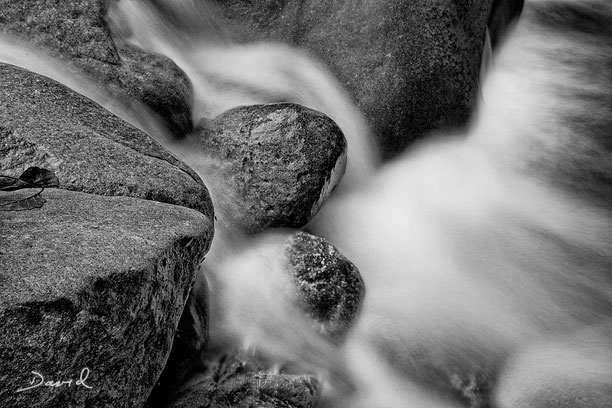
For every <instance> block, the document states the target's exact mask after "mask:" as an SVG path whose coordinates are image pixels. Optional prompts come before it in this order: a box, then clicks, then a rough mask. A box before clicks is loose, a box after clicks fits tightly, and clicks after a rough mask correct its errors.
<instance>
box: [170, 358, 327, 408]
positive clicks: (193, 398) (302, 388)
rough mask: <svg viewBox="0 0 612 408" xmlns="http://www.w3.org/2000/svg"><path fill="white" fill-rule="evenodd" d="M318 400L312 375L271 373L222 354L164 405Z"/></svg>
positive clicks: (293, 407) (299, 406)
mask: <svg viewBox="0 0 612 408" xmlns="http://www.w3.org/2000/svg"><path fill="white" fill-rule="evenodd" d="M318 399H319V383H318V382H317V380H316V379H314V378H313V377H311V376H308V375H290V374H277V373H270V372H268V371H266V370H264V368H263V367H262V366H261V365H260V364H259V363H257V362H256V361H255V360H251V359H244V358H238V357H236V356H225V357H223V358H221V359H220V360H217V361H214V362H211V363H210V366H209V367H208V372H207V373H205V374H203V375H200V376H198V377H195V378H194V379H192V381H191V384H190V385H189V386H188V387H186V388H185V389H183V390H182V391H181V392H179V393H177V394H176V395H175V396H174V397H173V401H172V402H171V403H169V404H168V405H165V407H167V408H193V407H199V406H207V407H227V406H231V407H262V408H277V407H286V408H310V407H314V406H316V403H317V401H318Z"/></svg>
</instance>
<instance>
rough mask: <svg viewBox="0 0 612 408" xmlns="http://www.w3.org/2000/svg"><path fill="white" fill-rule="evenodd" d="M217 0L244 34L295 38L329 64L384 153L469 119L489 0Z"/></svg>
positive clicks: (247, 38) (242, 37)
mask: <svg viewBox="0 0 612 408" xmlns="http://www.w3.org/2000/svg"><path fill="white" fill-rule="evenodd" d="M216 3H218V4H219V6H220V7H221V8H222V9H223V11H224V14H225V16H226V17H227V24H228V25H229V26H230V27H232V26H233V27H234V28H235V32H236V33H235V35H236V37H237V38H238V39H240V40H242V41H253V40H275V41H281V42H289V43H291V44H293V45H297V46H300V47H304V48H306V49H308V50H310V51H312V52H313V53H314V54H315V55H316V56H318V57H319V58H320V59H321V60H323V61H324V62H326V63H327V64H329V66H330V68H331V71H332V72H333V73H335V74H336V75H337V76H338V78H339V79H340V81H341V82H342V83H343V84H344V86H345V87H346V88H347V89H348V91H349V92H350V94H351V95H352V96H353V97H354V98H355V99H356V101H357V104H358V106H359V107H360V108H361V109H362V111H363V112H364V113H365V115H366V117H367V118H368V120H369V121H370V122H371V123H372V124H373V128H374V131H375V133H376V134H377V135H379V137H380V142H381V145H382V149H383V153H384V155H386V156H387V157H391V156H393V155H395V154H397V153H398V152H399V151H400V150H401V149H402V148H404V147H406V146H407V145H408V144H409V143H410V142H412V141H413V140H415V139H417V138H419V137H421V136H423V135H424V134H426V133H428V132H430V131H431V130H434V129H439V128H444V127H456V126H462V125H464V124H465V123H466V121H467V120H468V118H469V116H470V112H471V109H472V108H473V106H474V104H475V101H476V96H477V89H478V74H479V67H480V61H481V53H482V45H483V41H484V34H485V27H486V24H487V21H488V18H489V12H490V9H491V3H492V0H487V1H480V0H468V1H454V0H445V1H437V2H430V1H404V0H385V1H376V2H373V1H372V2H360V3H359V4H356V3H355V2H354V1H350V0H340V1H333V2H330V1H320V0H306V1H302V0H281V1H278V0H264V1H258V2H252V1H248V0H232V1H217V2H216Z"/></svg>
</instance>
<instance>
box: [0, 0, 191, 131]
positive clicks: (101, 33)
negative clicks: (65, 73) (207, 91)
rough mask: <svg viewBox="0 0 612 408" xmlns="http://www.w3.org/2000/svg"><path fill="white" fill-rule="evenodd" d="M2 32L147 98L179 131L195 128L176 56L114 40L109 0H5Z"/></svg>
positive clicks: (117, 89)
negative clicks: (107, 17)
mask: <svg viewBox="0 0 612 408" xmlns="http://www.w3.org/2000/svg"><path fill="white" fill-rule="evenodd" d="M0 10H2V16H1V17H0V32H5V33H8V34H10V35H13V36H15V37H19V38H23V39H24V40H26V41H27V42H29V43H33V44H36V45H37V46H39V47H42V48H43V49H45V50H46V51H48V52H50V53H51V54H52V55H55V56H57V57H60V58H63V59H65V60H66V61H67V62H69V63H72V64H74V65H75V66H77V67H78V68H80V69H83V70H85V71H86V72H88V73H89V74H91V75H93V76H94V77H95V78H97V79H98V80H100V81H101V83H103V84H104V85H105V86H107V87H109V89H111V90H112V91H113V92H114V93H115V94H116V95H117V97H120V98H125V97H128V96H129V97H131V98H134V99H136V100H139V101H141V102H144V103H145V104H147V105H148V106H149V107H150V108H151V109H152V110H153V111H155V112H157V113H158V114H159V115H160V116H161V117H162V118H164V119H165V120H166V122H167V124H168V126H169V128H170V129H171V130H172V131H173V132H174V133H175V134H176V135H178V136H181V135H184V134H185V133H187V132H189V131H190V130H191V128H192V123H191V112H190V109H191V107H190V101H191V95H192V93H191V85H190V83H189V80H188V79H187V78H186V76H185V75H184V73H183V72H182V71H181V70H179V69H178V67H176V65H175V64H174V63H173V62H171V61H170V60H168V59H166V58H164V57H161V56H159V55H154V54H148V53H144V52H142V51H140V50H138V49H136V48H134V47H130V46H127V45H124V44H117V45H115V44H114V43H113V40H112V38H111V34H110V31H109V27H108V26H107V23H106V21H105V14H106V2H105V0H77V1H66V2H57V1H53V2H49V1H45V0H25V1H11V0H0Z"/></svg>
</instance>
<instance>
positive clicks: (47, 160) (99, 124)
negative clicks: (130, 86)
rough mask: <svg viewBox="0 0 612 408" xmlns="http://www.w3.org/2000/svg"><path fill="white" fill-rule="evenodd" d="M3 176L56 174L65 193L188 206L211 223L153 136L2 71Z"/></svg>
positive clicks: (8, 69)
mask: <svg viewBox="0 0 612 408" xmlns="http://www.w3.org/2000/svg"><path fill="white" fill-rule="evenodd" d="M0 76H1V77H2V81H1V82H0V171H2V174H6V175H10V176H15V177H17V176H19V175H20V174H21V173H22V172H23V171H24V170H25V169H26V168H28V167H32V166H38V167H41V168H45V169H47V170H51V171H53V172H54V173H55V175H56V176H57V177H58V179H59V182H60V187H61V188H64V189H68V190H77V191H83V192H87V193H94V194H99V195H128V196H133V197H139V198H144V199H149V200H156V201H161V202H167V203H171V204H178V205H183V206H185V207H190V208H193V209H197V210H199V211H201V212H202V213H204V214H205V215H207V216H208V217H212V214H213V209H212V204H211V202H210V197H209V195H208V190H207V189H206V187H205V186H204V185H203V183H202V181H201V180H200V178H199V177H198V176H197V175H196V174H195V173H194V172H193V170H191V169H190V168H189V167H187V166H186V165H185V164H183V163H182V162H180V161H179V160H177V159H176V158H175V157H174V156H172V155H170V154H169V153H168V152H167V151H166V150H164V149H163V148H162V147H161V146H159V145H158V144H157V143H156V142H154V141H153V140H152V139H151V138H150V137H149V136H147V135H146V134H144V133H143V132H141V131H139V130H137V129H136V128H134V127H132V126H130V125H128V124H127V123H126V122H124V121H123V120H121V119H119V118H118V117H116V116H114V115H113V114H111V113H109V112H108V111H106V110H105V109H103V108H101V107H100V106H99V105H97V104H96V103H94V102H92V101H91V100H89V99H87V98H85V97H83V96H81V95H79V94H77V93H75V92H72V91H71V90H69V89H68V88H66V87H64V86H63V85H60V84H58V83H57V82H55V81H52V80H50V79H47V78H45V77H42V76H40V75H36V74H32V73H31V72H28V71H25V70H22V69H20V68H16V67H13V66H10V65H1V64H0Z"/></svg>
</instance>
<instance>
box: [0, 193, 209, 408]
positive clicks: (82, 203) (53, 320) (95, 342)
mask: <svg viewBox="0 0 612 408" xmlns="http://www.w3.org/2000/svg"><path fill="white" fill-rule="evenodd" d="M42 194H43V197H44V198H45V199H46V202H45V203H44V205H43V206H42V207H41V208H38V209H33V210H27V211H2V212H0V223H1V224H2V225H1V227H0V242H1V243H2V245H1V250H0V327H2V329H3V335H2V336H0V356H1V358H0V383H1V384H2V387H1V388H0V400H1V401H2V403H3V406H7V407H9V406H11V407H77V406H80V407H82V406H95V407H118V406H139V405H142V404H144V401H145V399H146V398H147V396H148V395H149V393H150V391H151V389H152V388H153V386H154V384H155V382H156V381H157V378H158V376H159V374H160V373H161V371H162V369H163V368H164V365H165V363H166V359H167V357H168V354H169V353H170V347H171V345H172V338H173V336H174V331H175V328H176V325H177V322H178V320H179V317H180V316H181V313H182V311H183V308H184V305H185V302H186V299H187V296H188V293H189V290H190V288H191V286H192V284H193V282H194V278H195V276H194V272H195V271H196V269H197V264H198V263H199V262H200V261H201V260H202V259H203V256H204V254H205V253H206V251H207V250H208V247H209V245H210V241H211V238H212V223H211V221H210V219H208V218H206V217H205V216H203V215H202V214H201V213H199V212H196V211H193V210H190V209H187V208H184V207H179V206H172V205H167V204H162V203H157V202H153V201H145V200H138V199H134V198H130V197H101V196H96V195H90V194H84V193H77V192H72V191H65V190H56V189H47V190H45V191H44V192H43V193H42ZM84 368H88V369H89V375H88V376H87V379H86V381H85V383H86V384H87V385H89V386H90V387H91V388H87V387H85V386H83V385H82V384H81V385H79V384H77V383H75V381H76V380H79V377H80V373H81V371H82V370H83V369H84ZM32 371H35V372H37V373H40V374H41V375H42V376H44V379H45V381H48V380H52V381H54V382H55V381H69V380H70V379H72V380H73V382H72V384H71V386H68V385H66V384H65V385H63V386H61V387H57V388H55V387H54V388H50V387H46V386H41V387H38V388H35V389H30V390H27V391H23V392H19V393H17V392H16V390H18V389H20V388H25V387H27V386H30V385H31V381H32V379H33V378H34V374H32V373H31V372H32Z"/></svg>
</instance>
